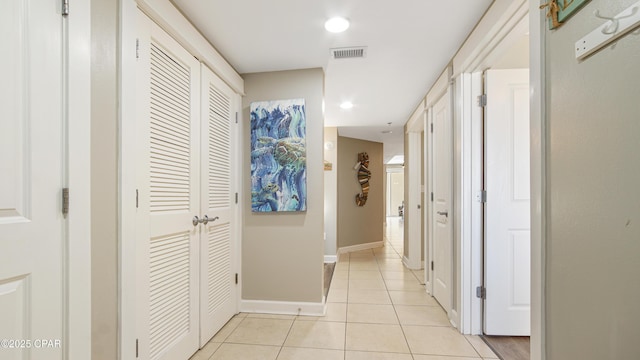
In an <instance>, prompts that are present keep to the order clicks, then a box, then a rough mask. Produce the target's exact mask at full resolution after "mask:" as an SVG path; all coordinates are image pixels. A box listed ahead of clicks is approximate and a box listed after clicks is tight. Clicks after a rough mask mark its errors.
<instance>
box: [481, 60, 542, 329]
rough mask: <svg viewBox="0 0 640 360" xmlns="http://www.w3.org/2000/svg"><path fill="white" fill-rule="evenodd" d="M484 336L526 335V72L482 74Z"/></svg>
mask: <svg viewBox="0 0 640 360" xmlns="http://www.w3.org/2000/svg"><path fill="white" fill-rule="evenodd" d="M485 78H486V88H487V97H488V98H489V99H490V100H489V101H488V103H487V107H486V109H485V131H486V133H485V139H486V140H485V181H486V182H485V187H486V190H487V202H486V204H485V273H484V274H485V287H486V288H487V298H486V300H485V302H484V311H485V314H484V319H485V320H484V332H485V334H487V335H511V336H528V335H529V333H530V331H531V330H530V317H531V313H530V312H531V309H530V307H531V306H530V303H531V301H530V297H531V295H530V288H531V286H530V284H531V283H530V275H531V264H530V262H531V261H530V260H531V251H530V247H531V232H530V228H531V226H530V200H529V198H530V190H529V187H530V186H529V185H530V184H529V70H527V69H501V70H487V71H486V75H485Z"/></svg>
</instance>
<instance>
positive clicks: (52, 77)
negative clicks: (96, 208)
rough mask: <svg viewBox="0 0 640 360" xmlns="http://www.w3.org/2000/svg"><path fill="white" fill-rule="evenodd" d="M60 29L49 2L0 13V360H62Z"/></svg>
mask: <svg viewBox="0 0 640 360" xmlns="http://www.w3.org/2000/svg"><path fill="white" fill-rule="evenodd" d="M58 5H59V4H58ZM63 21H64V20H63V17H62V16H61V15H60V11H59V7H56V3H55V2H50V1H41V0H31V1H26V0H12V1H5V2H3V9H2V12H1V13H0V29H1V33H2V38H0V47H1V48H2V51H3V56H2V57H0V69H2V73H3V74H2V82H1V84H0V112H1V115H0V339H1V340H2V346H1V347H0V358H2V359H7V360H13V359H16V360H17V359H21V360H22V359H47V360H48V359H62V358H63V357H64V349H63V347H65V346H67V345H68V344H67V343H65V339H63V329H64V327H65V319H64V314H65V280H64V277H65V273H64V258H65V251H64V249H65V242H66V234H65V228H66V226H65V218H64V216H63V214H62V200H61V199H62V188H63V186H64V181H65V176H66V172H67V170H66V161H65V160H64V159H65V157H66V155H65V147H64V142H63V139H64V138H65V132H66V130H65V129H66V126H65V113H64V112H65V106H64V105H63V103H64V101H65V99H64V98H63V94H64V89H65V86H64V81H65V80H64V76H65V74H63V72H62V69H63V68H64V66H63V53H64V47H65V46H66V43H65V39H64V37H63V34H62V28H63ZM4 339H6V340H4ZM42 339H47V340H52V343H49V342H42Z"/></svg>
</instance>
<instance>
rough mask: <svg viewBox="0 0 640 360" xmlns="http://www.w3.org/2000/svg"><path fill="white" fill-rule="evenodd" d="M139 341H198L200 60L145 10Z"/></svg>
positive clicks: (175, 353)
mask: <svg viewBox="0 0 640 360" xmlns="http://www.w3.org/2000/svg"><path fill="white" fill-rule="evenodd" d="M138 26H139V30H138V31H139V39H138V41H139V52H138V56H139V57H138V60H137V61H138V69H137V70H138V75H137V76H138V82H137V83H138V89H137V96H138V97H137V102H138V126H137V130H138V134H137V138H138V147H139V148H138V154H139V159H138V168H137V182H138V186H137V187H138V192H139V193H138V209H137V221H136V226H137V243H136V247H137V252H138V256H137V272H138V273H137V276H138V287H137V289H136V292H137V293H136V296H137V299H138V322H137V331H138V336H139V339H138V346H139V349H138V351H139V356H140V358H142V359H167V360H170V359H188V358H189V357H190V356H191V355H192V354H193V353H194V352H195V351H197V349H198V345H199V280H200V268H199V258H198V257H199V246H200V244H199V240H200V238H199V231H200V226H199V223H198V222H196V223H195V225H194V223H193V222H192V220H193V218H194V216H197V215H199V214H200V201H199V198H198V194H199V193H200V178H199V175H200V162H199V156H198V151H199V150H200V136H199V134H200V131H199V129H200V117H199V114H200V63H199V62H198V60H197V59H195V58H194V57H193V56H192V55H191V54H189V53H188V52H187V51H186V50H185V49H184V48H182V47H181V46H180V45H179V44H178V43H177V42H176V41H175V40H174V39H172V38H171V37H170V36H169V35H167V34H166V33H165V32H164V31H163V30H162V29H160V28H159V27H158V26H157V25H156V24H155V23H153V22H152V21H151V20H150V19H149V18H147V17H146V16H145V15H143V14H142V13H140V16H139V17H138Z"/></svg>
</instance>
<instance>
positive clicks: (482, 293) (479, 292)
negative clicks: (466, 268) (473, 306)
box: [476, 286, 487, 300]
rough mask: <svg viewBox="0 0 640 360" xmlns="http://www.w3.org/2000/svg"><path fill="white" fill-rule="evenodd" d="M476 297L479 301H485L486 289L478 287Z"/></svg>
mask: <svg viewBox="0 0 640 360" xmlns="http://www.w3.org/2000/svg"><path fill="white" fill-rule="evenodd" d="M476 297H477V298H479V299H483V300H484V299H486V298H487V289H486V288H485V287H484V286H478V287H477V288H476Z"/></svg>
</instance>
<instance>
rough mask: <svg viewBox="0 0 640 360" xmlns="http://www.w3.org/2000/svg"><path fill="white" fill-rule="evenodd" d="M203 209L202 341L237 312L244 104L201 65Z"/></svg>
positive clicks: (201, 196)
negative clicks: (239, 116)
mask: <svg viewBox="0 0 640 360" xmlns="http://www.w3.org/2000/svg"><path fill="white" fill-rule="evenodd" d="M201 73H202V81H201V84H202V91H201V94H202V112H201V117H202V121H201V124H202V126H201V135H200V136H201V147H202V150H201V151H200V156H201V166H200V172H201V174H200V178H201V180H200V194H201V195H200V199H201V200H200V201H201V204H200V208H201V209H200V214H203V215H202V216H203V227H202V229H201V231H202V233H201V236H200V275H201V279H200V284H201V285H200V346H204V345H205V344H206V343H207V342H208V341H209V339H211V338H212V337H213V335H215V333H216V332H218V330H220V329H221V328H222V327H223V326H224V324H226V323H227V321H229V319H230V318H231V317H233V315H235V314H236V312H237V294H236V278H235V268H236V265H235V253H236V248H235V241H234V239H235V238H236V234H235V203H236V202H235V189H236V179H235V176H234V175H235V174H234V173H235V171H234V169H235V166H236V165H235V164H236V162H237V160H238V159H236V158H235V157H234V156H235V154H236V151H234V146H235V144H236V134H235V129H236V123H235V114H236V112H235V109H236V108H237V104H239V103H240V99H239V95H237V94H236V93H234V92H233V90H231V88H229V86H227V85H226V84H225V83H224V82H223V81H222V80H220V78H218V77H217V76H215V75H214V74H213V72H212V71H211V70H209V68H207V67H206V66H204V65H202V72H201Z"/></svg>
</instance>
